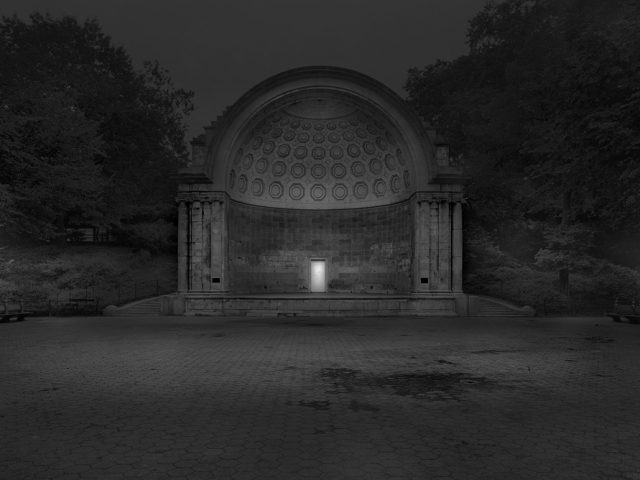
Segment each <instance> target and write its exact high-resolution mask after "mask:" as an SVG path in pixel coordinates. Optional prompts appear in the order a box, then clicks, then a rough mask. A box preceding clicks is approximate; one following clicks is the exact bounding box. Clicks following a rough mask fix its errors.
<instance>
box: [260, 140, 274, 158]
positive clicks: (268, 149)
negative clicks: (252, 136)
mask: <svg viewBox="0 0 640 480" xmlns="http://www.w3.org/2000/svg"><path fill="white" fill-rule="evenodd" d="M275 149H276V144H275V143H273V142H272V141H271V140H268V141H266V142H264V145H263V146H262V152H263V153H264V154H265V155H269V154H270V153H273V151H274V150H275Z"/></svg>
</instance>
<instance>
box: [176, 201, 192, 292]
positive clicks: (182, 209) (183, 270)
mask: <svg viewBox="0 0 640 480" xmlns="http://www.w3.org/2000/svg"><path fill="white" fill-rule="evenodd" d="M188 215H189V207H188V206H187V203H186V202H183V201H181V202H180V203H179V204H178V291H179V292H186V291H187V290H188V289H189V243H188V242H189V223H190V222H189V217H188Z"/></svg>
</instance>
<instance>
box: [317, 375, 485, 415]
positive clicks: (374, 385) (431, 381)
mask: <svg viewBox="0 0 640 480" xmlns="http://www.w3.org/2000/svg"><path fill="white" fill-rule="evenodd" d="M320 376H321V377H322V378H323V379H324V380H325V381H331V383H332V385H333V389H331V390H327V391H326V393H334V394H339V393H353V392H355V391H357V390H361V391H364V390H365V389H369V390H370V389H377V390H379V389H389V390H391V391H393V393H394V394H395V395H400V396H410V397H413V398H425V399H429V400H458V399H459V396H460V395H461V394H463V393H465V392H466V391H468V390H471V389H487V388H493V387H495V386H496V384H495V382H493V381H491V380H488V379H487V378H486V377H480V376H472V375H469V374H467V373H463V372H398V373H394V374H391V375H376V374H367V373H363V372H361V371H359V370H351V369H348V368H324V369H322V370H320ZM364 405H366V404H361V403H359V402H355V401H352V402H351V404H350V406H349V408H350V409H351V410H356V409H359V410H364V409H366V408H365V407H364ZM374 408H377V407H374ZM372 411H373V410H372Z"/></svg>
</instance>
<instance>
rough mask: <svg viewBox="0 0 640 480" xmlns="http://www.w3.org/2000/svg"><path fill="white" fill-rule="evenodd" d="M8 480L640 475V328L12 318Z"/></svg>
mask: <svg viewBox="0 0 640 480" xmlns="http://www.w3.org/2000/svg"><path fill="white" fill-rule="evenodd" d="M0 367H1V368H0V460H1V462H0V478H2V479H19V480H23V479H28V478H37V479H47V478H55V479H58V478H70V479H85V478H87V479H89V478H101V479H102V478H104V479H119V478H145V479H164V478H180V479H182V478H184V479H187V478H188V479H266V478H268V479H302V478H310V479H314V478H322V479H356V478H357V479H387V478H396V479H452V480H453V479H456V480H459V479H480V478H482V479H527V478H531V479H640V326H637V325H629V324H616V323H613V322H611V321H610V320H608V319H605V318H562V319H557V318H454V317H452V318H413V319H408V318H407V319H402V318H400V319H398V318H394V319H384V318H368V319H367V318H361V319H344V320H343V319H321V318H306V319H300V318H268V319H267V318H258V317H256V318H204V317H198V318H194V317H190V318H189V317H157V318H149V317H147V318H144V317H140V318H104V317H94V318H39V319H27V320H26V321H24V322H20V323H10V324H1V325H0Z"/></svg>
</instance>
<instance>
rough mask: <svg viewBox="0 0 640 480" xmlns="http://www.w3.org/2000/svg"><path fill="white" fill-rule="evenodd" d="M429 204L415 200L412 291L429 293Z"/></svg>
mask: <svg viewBox="0 0 640 480" xmlns="http://www.w3.org/2000/svg"><path fill="white" fill-rule="evenodd" d="M429 244H430V242H429V202H426V201H423V200H421V199H417V200H416V202H415V204H414V214H413V268H412V272H413V290H414V291H415V292H427V291H429V283H430V282H431V279H430V278H429V265H430V263H429V260H430V259H429Z"/></svg>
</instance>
